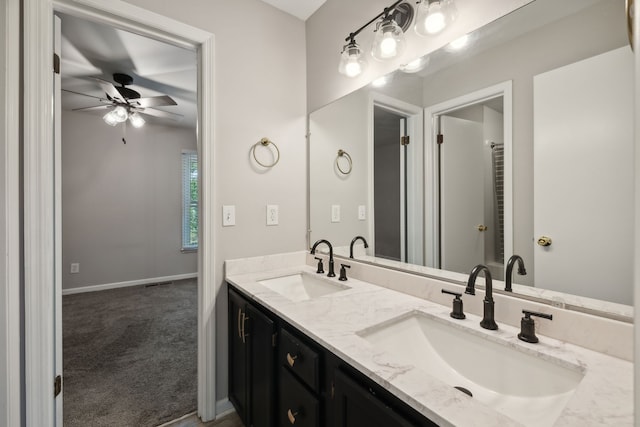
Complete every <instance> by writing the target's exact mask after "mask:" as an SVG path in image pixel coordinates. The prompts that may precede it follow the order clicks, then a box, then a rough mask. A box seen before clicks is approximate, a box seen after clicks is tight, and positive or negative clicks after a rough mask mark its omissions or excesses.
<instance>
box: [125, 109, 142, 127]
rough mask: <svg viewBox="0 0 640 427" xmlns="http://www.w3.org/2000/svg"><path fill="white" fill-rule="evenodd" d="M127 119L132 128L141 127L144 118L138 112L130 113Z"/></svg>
mask: <svg viewBox="0 0 640 427" xmlns="http://www.w3.org/2000/svg"><path fill="white" fill-rule="evenodd" d="M129 121H130V122H131V125H132V126H133V127H134V128H141V127H142V126H144V124H145V120H144V119H143V118H142V116H141V115H140V114H138V113H132V114H131V115H130V116H129Z"/></svg>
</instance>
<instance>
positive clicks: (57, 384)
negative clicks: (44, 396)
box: [53, 375, 62, 397]
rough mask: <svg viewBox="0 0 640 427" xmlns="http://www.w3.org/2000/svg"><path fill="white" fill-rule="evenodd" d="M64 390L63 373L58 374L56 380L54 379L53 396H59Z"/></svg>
mask: <svg viewBox="0 0 640 427" xmlns="http://www.w3.org/2000/svg"><path fill="white" fill-rule="evenodd" d="M60 392H62V375H58V376H57V377H56V379H55V380H53V397H58V395H59V394H60Z"/></svg>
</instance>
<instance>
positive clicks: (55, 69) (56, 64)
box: [53, 53, 60, 74]
mask: <svg viewBox="0 0 640 427" xmlns="http://www.w3.org/2000/svg"><path fill="white" fill-rule="evenodd" d="M53 72H54V73H56V74H60V57H59V56H58V54H57V53H54V54H53Z"/></svg>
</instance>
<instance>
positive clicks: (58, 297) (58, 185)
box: [53, 16, 62, 426]
mask: <svg viewBox="0 0 640 427" xmlns="http://www.w3.org/2000/svg"><path fill="white" fill-rule="evenodd" d="M53 19H54V21H53V30H54V31H53V52H54V54H55V55H57V57H58V58H61V48H60V46H61V36H60V31H61V25H62V22H61V20H60V18H59V17H58V16H54V17H53ZM58 64H60V61H58ZM59 70H60V69H59V67H58V72H54V74H53V76H54V78H53V99H54V121H53V132H54V134H53V147H54V167H53V169H54V174H55V175H54V192H55V195H54V204H55V206H54V227H55V236H54V245H55V246H54V258H55V264H54V271H55V278H54V288H55V289H54V293H53V295H54V299H55V301H54V313H55V342H54V352H55V353H54V354H55V374H56V377H57V376H58V375H59V376H60V378H61V381H62V208H61V205H62V174H61V167H62V157H61V156H62V146H61V144H62V136H61V135H62V131H61V114H62V106H61V93H60V91H61V86H60V84H61V82H60V71H59ZM55 423H56V424H55V425H57V426H62V389H61V390H60V394H58V396H56V401H55Z"/></svg>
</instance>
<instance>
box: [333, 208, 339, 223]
mask: <svg viewBox="0 0 640 427" xmlns="http://www.w3.org/2000/svg"><path fill="white" fill-rule="evenodd" d="M331 222H340V205H331Z"/></svg>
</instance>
